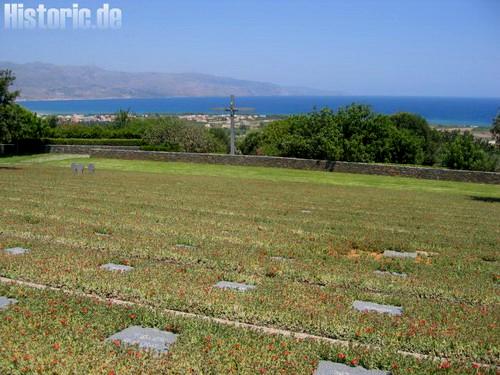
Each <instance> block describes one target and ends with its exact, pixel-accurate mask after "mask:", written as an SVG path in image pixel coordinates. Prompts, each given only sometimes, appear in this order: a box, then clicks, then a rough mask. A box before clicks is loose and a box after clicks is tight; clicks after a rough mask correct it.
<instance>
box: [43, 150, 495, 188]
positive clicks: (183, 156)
mask: <svg viewBox="0 0 500 375" xmlns="http://www.w3.org/2000/svg"><path fill="white" fill-rule="evenodd" d="M47 151H48V152H58V153H69V154H78V153H82V154H89V155H91V156H93V157H99V158H117V159H130V160H156V161H177V162H188V163H204V164H226V165H243V166H256V167H276V168H291V169H305V170H316V171H328V172H343V173H359V174H374V175H383V176H402V177H413V178H423V179H429V180H450V181H463V182H478V183H487V184H500V173H495V172H476V171H460V170H452V169H441V168H424V167H409V166H403V165H389V164H372V163H370V164H368V163H350V162H341V161H326V160H311V159H297V158H280V157H272V156H247V155H237V156H230V155H220V154H194V153H183V152H159V151H140V150H139V149H138V147H135V146H130V147H121V146H120V147H116V146H67V145H55V146H47Z"/></svg>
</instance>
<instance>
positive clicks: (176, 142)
mask: <svg viewBox="0 0 500 375" xmlns="http://www.w3.org/2000/svg"><path fill="white" fill-rule="evenodd" d="M143 140H144V141H145V143H146V144H148V145H150V146H153V147H154V148H156V149H161V150H165V151H179V152H204V153H225V152H226V149H227V146H226V145H225V144H223V143H222V142H221V141H220V139H218V138H216V137H215V136H214V135H213V134H211V133H210V132H209V131H208V130H207V129H205V128H204V127H202V126H200V125H196V124H190V123H187V122H186V121H183V120H181V119H179V118H176V117H163V118H161V119H159V120H158V121H157V122H156V123H154V124H153V125H151V126H149V127H148V128H147V129H146V130H145V132H144V135H143Z"/></svg>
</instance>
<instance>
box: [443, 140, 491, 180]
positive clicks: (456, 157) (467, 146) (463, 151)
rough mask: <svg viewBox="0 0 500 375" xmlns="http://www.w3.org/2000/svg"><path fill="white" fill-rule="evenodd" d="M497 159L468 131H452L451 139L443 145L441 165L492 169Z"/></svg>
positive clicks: (469, 168) (481, 169) (458, 167)
mask: <svg viewBox="0 0 500 375" xmlns="http://www.w3.org/2000/svg"><path fill="white" fill-rule="evenodd" d="M496 164H497V160H496V158H495V156H494V155H493V154H492V153H491V154H489V153H488V152H487V151H486V150H485V148H484V147H482V146H481V144H480V142H479V141H477V140H475V139H474V136H473V135H472V134H471V133H470V132H466V133H465V134H460V133H458V132H454V133H452V136H451V140H450V141H448V142H447V143H446V144H445V145H444V146H443V156H442V165H443V166H444V167H448V168H452V169H466V170H478V171H494V170H495V169H496Z"/></svg>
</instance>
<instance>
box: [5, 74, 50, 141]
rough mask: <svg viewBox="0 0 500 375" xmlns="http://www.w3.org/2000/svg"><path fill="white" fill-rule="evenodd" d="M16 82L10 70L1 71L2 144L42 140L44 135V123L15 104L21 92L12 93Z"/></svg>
mask: <svg viewBox="0 0 500 375" xmlns="http://www.w3.org/2000/svg"><path fill="white" fill-rule="evenodd" d="M14 81H15V76H14V75H13V74H12V72H11V71H10V70H0V143H11V142H14V143H18V142H20V141H23V140H28V139H30V140H33V139H40V138H41V137H42V135H43V129H44V122H43V121H42V120H41V119H40V118H38V117H37V116H36V115H35V114H33V113H31V112H30V111H28V110H26V109H24V108H22V107H21V106H19V105H17V104H16V103H15V100H16V98H17V97H18V96H19V91H10V86H12V84H13V83H14Z"/></svg>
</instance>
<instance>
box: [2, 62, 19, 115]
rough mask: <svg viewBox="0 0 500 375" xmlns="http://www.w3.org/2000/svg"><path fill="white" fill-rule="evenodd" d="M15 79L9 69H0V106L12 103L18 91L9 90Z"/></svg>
mask: <svg viewBox="0 0 500 375" xmlns="http://www.w3.org/2000/svg"><path fill="white" fill-rule="evenodd" d="M15 80H16V77H15V76H14V75H13V74H12V71H11V70H8V69H7V70H0V107H4V106H8V105H13V104H14V103H15V101H16V99H17V97H18V96H19V94H20V92H19V91H9V88H10V86H12V85H13V84H14V81H15Z"/></svg>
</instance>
